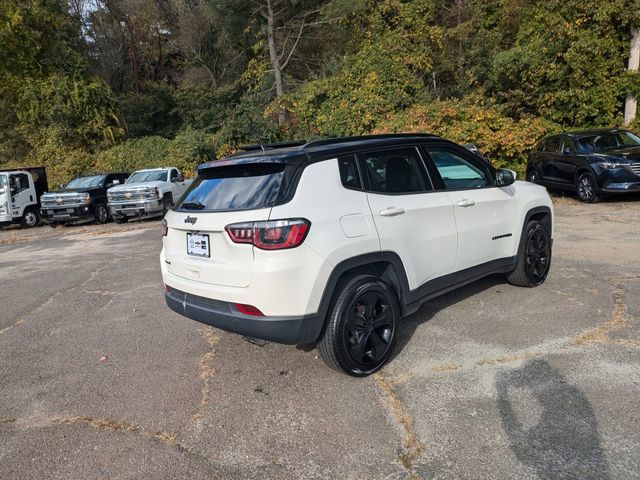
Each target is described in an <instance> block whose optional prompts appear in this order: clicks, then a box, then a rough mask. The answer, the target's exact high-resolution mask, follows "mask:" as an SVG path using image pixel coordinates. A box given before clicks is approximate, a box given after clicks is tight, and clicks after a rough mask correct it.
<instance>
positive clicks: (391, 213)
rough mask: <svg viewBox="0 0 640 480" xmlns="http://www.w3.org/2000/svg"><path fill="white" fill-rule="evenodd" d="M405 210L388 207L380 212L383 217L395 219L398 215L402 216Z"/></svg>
mask: <svg viewBox="0 0 640 480" xmlns="http://www.w3.org/2000/svg"><path fill="white" fill-rule="evenodd" d="M403 213H404V208H396V207H387V208H385V209H384V210H380V215H382V216H383V217H395V216H396V215H402V214H403Z"/></svg>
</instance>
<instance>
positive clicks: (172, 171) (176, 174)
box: [171, 169, 178, 182]
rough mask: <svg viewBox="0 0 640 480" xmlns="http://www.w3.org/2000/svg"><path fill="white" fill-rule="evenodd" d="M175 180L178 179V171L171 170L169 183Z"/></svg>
mask: <svg viewBox="0 0 640 480" xmlns="http://www.w3.org/2000/svg"><path fill="white" fill-rule="evenodd" d="M176 178H178V171H177V170H175V169H173V170H171V181H172V182H173V181H174V180H175V179H176Z"/></svg>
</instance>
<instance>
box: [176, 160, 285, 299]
mask: <svg viewBox="0 0 640 480" xmlns="http://www.w3.org/2000/svg"><path fill="white" fill-rule="evenodd" d="M285 168H286V165H285V164H284V163H282V162H265V161H261V162H257V163H251V162H247V163H241V164H228V163H225V162H214V163H213V165H212V166H211V167H209V168H206V169H204V170H200V171H199V174H198V178H196V179H195V180H194V181H193V183H192V184H191V185H190V186H189V188H188V190H187V191H186V193H185V194H184V195H183V196H182V198H180V200H179V201H178V203H177V204H176V206H175V208H174V209H172V210H171V211H169V212H168V213H167V215H166V217H165V219H166V221H167V225H168V232H167V236H166V238H165V240H164V248H165V257H166V262H167V269H168V271H169V272H170V273H172V274H174V275H177V276H180V277H183V278H188V279H191V280H196V281H199V282H202V283H206V284H211V285H220V286H228V287H246V286H248V285H249V283H250V282H251V276H252V271H253V258H254V257H253V255H254V251H253V249H254V247H253V245H251V244H248V243H234V242H233V241H232V240H231V237H230V236H229V235H228V234H227V232H226V231H225V227H226V226H228V225H230V224H234V223H240V222H256V221H264V220H268V219H269V215H270V213H271V206H272V205H273V204H274V203H275V202H277V201H278V200H279V199H280V198H281V194H282V191H283V185H285V184H286V182H285Z"/></svg>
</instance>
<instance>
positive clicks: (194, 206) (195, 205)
mask: <svg viewBox="0 0 640 480" xmlns="http://www.w3.org/2000/svg"><path fill="white" fill-rule="evenodd" d="M180 206H181V207H182V208H186V209H187V210H202V209H203V208H205V207H206V205H205V204H204V203H202V202H198V201H197V200H196V201H194V202H184V203H183V204H182V205H180Z"/></svg>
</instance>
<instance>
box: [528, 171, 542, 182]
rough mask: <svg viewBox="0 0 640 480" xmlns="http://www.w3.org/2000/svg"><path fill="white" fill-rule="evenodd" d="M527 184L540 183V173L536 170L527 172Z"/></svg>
mask: <svg viewBox="0 0 640 480" xmlns="http://www.w3.org/2000/svg"><path fill="white" fill-rule="evenodd" d="M527 182H530V183H540V178H538V172H536V170H535V169H534V168H531V169H529V171H527Z"/></svg>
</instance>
